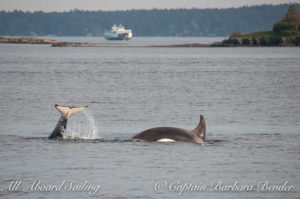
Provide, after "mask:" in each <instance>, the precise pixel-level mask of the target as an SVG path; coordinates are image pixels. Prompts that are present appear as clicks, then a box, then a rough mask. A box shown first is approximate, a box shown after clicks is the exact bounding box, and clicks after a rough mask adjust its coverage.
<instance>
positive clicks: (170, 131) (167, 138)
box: [131, 115, 206, 144]
mask: <svg viewBox="0 0 300 199" xmlns="http://www.w3.org/2000/svg"><path fill="white" fill-rule="evenodd" d="M205 136H206V124H205V120H204V117H203V115H200V122H199V124H198V126H197V127H196V128H195V129H194V130H185V129H181V128H175V127H157V128H151V129H148V130H145V131H143V132H141V133H139V134H137V135H135V136H133V137H132V138H131V139H132V140H145V141H160V142H171V141H182V142H191V143H197V144H204V142H205Z"/></svg>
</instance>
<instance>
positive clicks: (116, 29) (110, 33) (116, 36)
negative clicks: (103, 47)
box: [104, 24, 132, 40]
mask: <svg viewBox="0 0 300 199" xmlns="http://www.w3.org/2000/svg"><path fill="white" fill-rule="evenodd" d="M104 38H105V39H107V40H129V39H131V38H132V31H131V30H130V29H128V30H126V29H125V28H124V26H122V24H120V25H119V26H116V24H114V25H113V27H112V28H111V30H105V32H104Z"/></svg>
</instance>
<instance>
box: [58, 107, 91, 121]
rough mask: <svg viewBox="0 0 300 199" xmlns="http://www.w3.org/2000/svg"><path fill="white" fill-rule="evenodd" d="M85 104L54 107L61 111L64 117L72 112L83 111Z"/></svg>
mask: <svg viewBox="0 0 300 199" xmlns="http://www.w3.org/2000/svg"><path fill="white" fill-rule="evenodd" d="M86 107H87V106H82V107H73V106H60V105H57V104H56V105H55V108H56V109H57V110H58V111H59V112H60V113H61V115H62V116H63V117H65V118H68V117H70V115H72V114H73V113H76V112H80V111H83V110H84V109H85V108H86Z"/></svg>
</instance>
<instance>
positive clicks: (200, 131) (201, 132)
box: [192, 115, 206, 141]
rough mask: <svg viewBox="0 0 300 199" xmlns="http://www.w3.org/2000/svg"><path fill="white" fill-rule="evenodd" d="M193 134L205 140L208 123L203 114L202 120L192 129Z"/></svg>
mask: <svg viewBox="0 0 300 199" xmlns="http://www.w3.org/2000/svg"><path fill="white" fill-rule="evenodd" d="M192 133H193V134H195V135H197V136H198V137H201V138H202V139H203V140H204V141H205V137H206V124H205V119H204V117H203V115H200V122H199V124H198V126H197V127H196V128H195V129H194V130H193V131H192Z"/></svg>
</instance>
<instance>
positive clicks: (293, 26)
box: [222, 6, 300, 47]
mask: <svg viewBox="0 0 300 199" xmlns="http://www.w3.org/2000/svg"><path fill="white" fill-rule="evenodd" d="M299 25H300V16H299V15H298V10H297V8H296V6H290V7H289V9H288V12H287V15H286V16H285V17H284V18H283V19H281V20H280V21H278V22H277V23H275V24H274V26H273V29H272V30H270V31H264V32H252V33H237V32H233V33H232V34H231V36H230V37H229V39H227V40H224V41H223V42H222V45H223V46H228V47H231V46H232V47H234V46H300V31H299Z"/></svg>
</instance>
